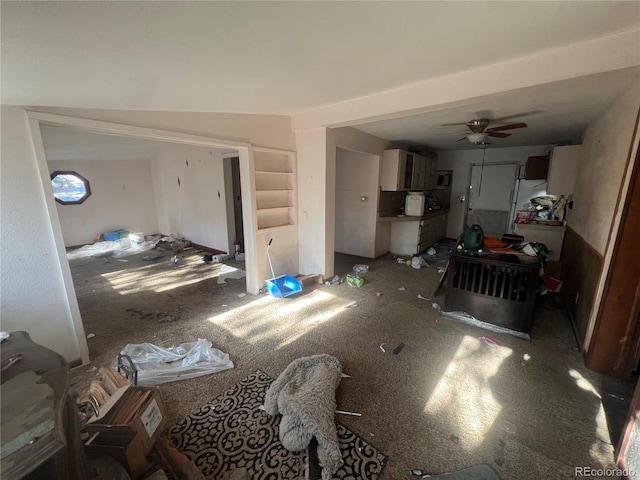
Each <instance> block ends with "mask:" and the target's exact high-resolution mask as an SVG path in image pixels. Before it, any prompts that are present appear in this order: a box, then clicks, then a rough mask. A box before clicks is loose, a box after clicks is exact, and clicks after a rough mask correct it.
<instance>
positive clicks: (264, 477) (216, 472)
mask: <svg viewBox="0 0 640 480" xmlns="http://www.w3.org/2000/svg"><path fill="white" fill-rule="evenodd" d="M271 382H272V379H271V378H270V377H269V376H268V375H266V374H265V373H263V372H260V371H258V372H256V373H253V374H251V375H249V376H248V377H247V378H245V379H244V380H242V381H241V382H240V383H239V384H238V385H236V386H235V387H233V388H232V389H231V390H229V391H227V392H226V393H224V394H222V395H219V396H218V397H216V398H214V399H213V400H211V401H210V402H209V403H207V404H205V405H203V406H202V407H200V408H198V409H197V410H196V411H195V412H193V413H192V414H191V415H189V416H188V417H187V418H185V419H184V420H182V421H181V422H180V423H178V424H177V425H175V426H173V427H171V428H170V429H169V438H170V439H171V441H172V442H173V443H174V445H175V446H176V447H177V448H178V450H180V451H181V452H182V453H184V454H185V455H186V456H187V457H189V459H190V460H191V461H192V462H193V463H194V464H195V465H196V466H197V467H198V468H199V469H200V470H201V471H202V473H203V474H204V475H205V476H206V477H207V478H211V479H218V478H222V477H223V475H224V474H225V472H227V471H233V470H234V469H237V468H245V469H247V471H248V473H249V476H250V478H251V479H252V480H294V479H295V480H300V479H304V478H305V468H306V464H307V459H306V452H298V453H291V452H289V451H288V450H286V449H285V448H284V447H283V446H282V444H281V443H280V440H279V438H278V425H279V424H280V417H272V416H270V415H269V414H267V413H266V412H264V411H262V410H260V408H259V407H260V406H261V405H262V404H263V403H264V396H265V394H266V392H267V389H268V388H269V385H271ZM337 430H338V440H339V441H340V449H341V450H342V458H343V460H344V465H343V466H342V467H341V468H340V470H338V472H336V474H335V475H334V477H333V478H335V479H344V480H355V479H358V480H360V479H362V480H376V479H378V478H379V476H380V473H381V472H382V469H383V468H384V466H385V464H386V463H387V456H386V455H384V454H382V453H380V452H379V451H378V450H376V449H375V448H373V447H372V446H371V445H369V444H368V443H367V442H365V441H364V440H363V439H362V438H360V437H358V436H357V435H356V434H354V433H353V432H351V431H349V430H348V429H347V428H345V427H343V426H342V425H338V427H337Z"/></svg>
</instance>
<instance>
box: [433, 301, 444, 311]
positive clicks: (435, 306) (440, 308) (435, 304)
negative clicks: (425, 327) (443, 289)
mask: <svg viewBox="0 0 640 480" xmlns="http://www.w3.org/2000/svg"><path fill="white" fill-rule="evenodd" d="M431 306H432V307H433V308H435V309H436V310H438V311H441V310H442V307H441V306H440V304H439V303H436V302H433V303H432V304H431Z"/></svg>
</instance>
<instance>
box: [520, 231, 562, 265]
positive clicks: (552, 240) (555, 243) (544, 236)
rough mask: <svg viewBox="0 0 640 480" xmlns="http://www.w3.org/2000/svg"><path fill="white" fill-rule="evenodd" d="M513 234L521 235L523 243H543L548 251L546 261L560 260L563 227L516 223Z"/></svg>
mask: <svg viewBox="0 0 640 480" xmlns="http://www.w3.org/2000/svg"><path fill="white" fill-rule="evenodd" d="M514 230H515V233H517V234H518V235H522V236H523V237H524V241H525V242H537V243H543V244H544V245H545V246H546V247H547V248H548V249H549V250H550V254H549V257H548V260H552V261H558V260H560V254H561V253H562V243H563V242H564V230H565V228H564V225H558V226H555V225H545V224H543V223H516V224H515V225H514Z"/></svg>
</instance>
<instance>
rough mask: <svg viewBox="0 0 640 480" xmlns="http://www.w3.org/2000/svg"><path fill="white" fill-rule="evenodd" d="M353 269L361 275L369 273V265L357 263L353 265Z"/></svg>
mask: <svg viewBox="0 0 640 480" xmlns="http://www.w3.org/2000/svg"><path fill="white" fill-rule="evenodd" d="M353 271H354V273H355V274H356V275H358V276H359V277H364V276H365V275H366V274H367V273H369V265H363V264H361V263H358V264H357V265H354V266H353Z"/></svg>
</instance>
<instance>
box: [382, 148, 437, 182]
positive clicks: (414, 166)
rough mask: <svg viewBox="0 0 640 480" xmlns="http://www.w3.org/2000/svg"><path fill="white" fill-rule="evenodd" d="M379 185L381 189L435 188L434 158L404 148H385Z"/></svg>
mask: <svg viewBox="0 0 640 480" xmlns="http://www.w3.org/2000/svg"><path fill="white" fill-rule="evenodd" d="M381 170H382V173H381V176H380V187H381V189H382V190H383V191H403V190H415V191H423V190H432V189H434V188H436V179H437V177H436V160H435V159H433V158H428V157H425V156H423V155H418V154H415V153H411V152H407V151H405V150H400V149H393V150H385V151H384V153H383V155H382V169H381Z"/></svg>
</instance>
